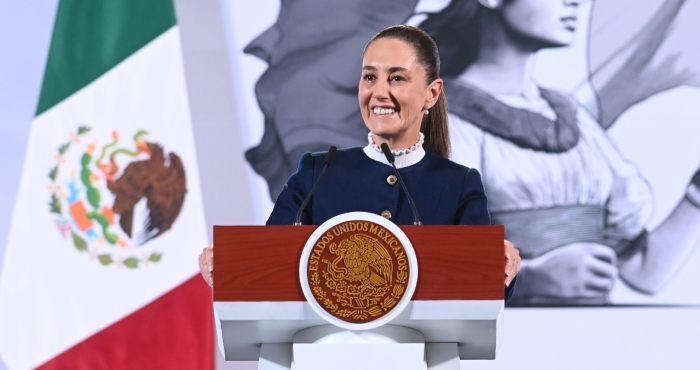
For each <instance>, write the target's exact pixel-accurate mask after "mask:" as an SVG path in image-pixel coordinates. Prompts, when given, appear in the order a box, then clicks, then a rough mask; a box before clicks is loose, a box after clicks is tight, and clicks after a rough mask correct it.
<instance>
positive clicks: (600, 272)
mask: <svg viewBox="0 0 700 370" xmlns="http://www.w3.org/2000/svg"><path fill="white" fill-rule="evenodd" d="M586 264H587V266H586V267H588V270H589V271H590V272H591V273H593V274H594V275H595V276H597V277H601V278H607V279H613V278H615V277H616V276H617V266H616V265H614V264H612V263H610V262H607V261H605V260H599V259H596V258H589V259H587V261H586Z"/></svg>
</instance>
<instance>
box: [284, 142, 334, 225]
mask: <svg viewBox="0 0 700 370" xmlns="http://www.w3.org/2000/svg"><path fill="white" fill-rule="evenodd" d="M337 152H338V148H336V147H335V145H334V146H331V147H330V148H328V154H326V159H325V160H324V161H323V170H322V171H321V174H320V175H319V176H318V179H316V182H315V183H314V186H313V187H311V191H310V192H309V194H308V195H307V196H306V199H304V202H303V203H301V206H300V207H299V212H297V220H296V222H294V226H300V225H301V214H302V213H303V212H304V208H306V205H307V204H309V201H310V200H311V196H312V195H313V194H314V191H316V187H317V186H318V183H319V182H321V178H322V177H323V174H325V173H326V170H327V169H328V166H330V165H331V163H333V159H334V158H335V153H337Z"/></svg>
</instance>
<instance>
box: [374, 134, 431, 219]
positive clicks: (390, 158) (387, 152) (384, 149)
mask: <svg viewBox="0 0 700 370" xmlns="http://www.w3.org/2000/svg"><path fill="white" fill-rule="evenodd" d="M381 148H382V152H384V156H385V157H386V160H387V161H389V163H391V165H392V166H393V167H394V172H396V177H398V178H399V182H400V183H401V187H402V188H403V192H404V193H406V198H408V204H410V205H411V209H412V210H413V218H414V221H413V225H416V226H419V225H422V224H421V222H420V220H419V219H418V210H417V209H416V204H415V203H413V199H412V198H411V194H408V189H406V184H405V183H404V182H403V179H402V178H401V173H400V172H399V169H398V168H396V165H395V164H394V154H392V153H391V149H389V145H388V144H387V143H382V145H381Z"/></svg>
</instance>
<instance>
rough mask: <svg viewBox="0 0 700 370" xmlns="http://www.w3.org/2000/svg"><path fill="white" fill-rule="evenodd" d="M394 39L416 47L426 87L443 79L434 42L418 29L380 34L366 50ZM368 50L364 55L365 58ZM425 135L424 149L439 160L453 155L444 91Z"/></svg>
mask: <svg viewBox="0 0 700 370" xmlns="http://www.w3.org/2000/svg"><path fill="white" fill-rule="evenodd" d="M384 38H393V39H398V40H401V41H404V42H406V43H407V44H409V45H411V46H413V49H414V50H415V52H416V59H417V61H418V63H419V64H420V65H422V66H423V67H424V68H425V76H426V81H425V83H426V84H430V83H432V82H433V81H435V80H436V79H438V78H440V54H438V48H437V45H436V44H435V41H433V39H431V38H430V36H428V34H427V33H425V31H423V30H421V29H420V28H417V27H412V26H406V25H398V26H391V27H389V28H385V29H383V30H382V31H379V33H378V34H376V35H375V36H374V37H372V39H371V40H369V42H368V43H367V46H365V51H367V48H368V47H369V46H370V45H371V44H372V43H373V42H374V41H376V40H378V39H384ZM365 51H363V52H362V54H363V55H364V53H365ZM420 130H421V132H422V133H423V135H425V141H424V143H423V147H424V148H425V150H428V151H430V152H432V153H434V154H436V155H438V156H440V157H443V158H449V156H450V134H449V127H448V123H447V100H446V99H445V93H444V91H441V92H440V96H439V97H438V100H437V102H436V103H435V105H434V106H433V107H432V108H430V114H428V115H427V116H424V117H423V121H422V122H421V127H420Z"/></svg>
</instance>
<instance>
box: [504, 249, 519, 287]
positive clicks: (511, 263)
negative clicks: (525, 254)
mask: <svg viewBox="0 0 700 370" xmlns="http://www.w3.org/2000/svg"><path fill="white" fill-rule="evenodd" d="M503 245H504V247H505V250H506V286H510V283H511V281H513V279H515V275H517V274H518V270H519V269H520V252H519V251H518V250H517V249H516V248H515V245H513V243H511V242H509V241H507V240H505V239H504V240H503Z"/></svg>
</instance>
